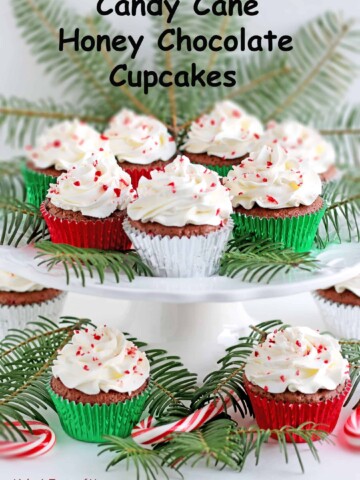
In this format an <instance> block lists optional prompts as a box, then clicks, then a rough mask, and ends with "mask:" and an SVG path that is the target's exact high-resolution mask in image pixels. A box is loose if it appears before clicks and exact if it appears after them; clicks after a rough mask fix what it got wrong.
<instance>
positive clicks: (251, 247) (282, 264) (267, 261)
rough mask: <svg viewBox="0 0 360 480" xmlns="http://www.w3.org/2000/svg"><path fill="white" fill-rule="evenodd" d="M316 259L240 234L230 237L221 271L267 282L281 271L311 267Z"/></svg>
mask: <svg viewBox="0 0 360 480" xmlns="http://www.w3.org/2000/svg"><path fill="white" fill-rule="evenodd" d="M317 268H319V265H318V261H317V260H316V259H315V258H314V257H313V256H312V255H311V253H308V252H305V253H297V252H294V251H293V250H291V249H284V248H283V247H282V245H281V244H274V243H273V242H271V241H270V240H256V239H255V238H254V237H253V236H251V235H243V236H239V237H237V238H235V239H234V240H231V241H230V243H229V246H228V249H227V252H226V253H225V254H224V256H223V258H222V261H221V268H220V274H221V275H226V276H229V277H231V278H234V277H237V276H238V275H241V279H242V280H243V281H248V282H265V283H270V282H271V281H272V280H274V278H276V277H277V276H278V275H280V274H288V273H290V272H291V271H293V270H296V269H300V270H306V271H314V270H316V269H317Z"/></svg>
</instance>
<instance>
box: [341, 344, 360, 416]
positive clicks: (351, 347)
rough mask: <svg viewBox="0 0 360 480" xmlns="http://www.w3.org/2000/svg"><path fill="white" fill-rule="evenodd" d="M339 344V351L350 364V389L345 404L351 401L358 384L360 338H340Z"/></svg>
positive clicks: (359, 381) (359, 376)
mask: <svg viewBox="0 0 360 480" xmlns="http://www.w3.org/2000/svg"><path fill="white" fill-rule="evenodd" d="M340 345H341V353H342V355H343V357H344V358H346V359H347V360H348V362H349V365H350V378H351V391H350V393H349V395H348V397H347V399H346V402H345V406H346V405H348V404H349V403H350V402H351V401H352V399H353V397H354V395H355V393H356V391H357V388H358V386H359V385H360V340H350V341H349V340H340ZM355 401H356V400H355ZM355 407H356V405H355Z"/></svg>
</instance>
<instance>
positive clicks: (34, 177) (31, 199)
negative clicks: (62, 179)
mask: <svg viewBox="0 0 360 480" xmlns="http://www.w3.org/2000/svg"><path fill="white" fill-rule="evenodd" d="M21 171H22V175H23V177H24V181H25V185H26V193H27V201H28V203H30V204H31V205H34V206H35V207H40V205H41V203H42V202H43V201H44V200H45V198H46V195H47V192H48V190H49V186H50V184H51V183H56V181H57V178H56V177H52V176H50V175H45V174H43V173H40V172H36V171H35V170H31V169H30V168H28V167H27V166H26V165H25V164H24V165H22V168H21Z"/></svg>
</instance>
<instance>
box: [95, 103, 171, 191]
mask: <svg viewBox="0 0 360 480" xmlns="http://www.w3.org/2000/svg"><path fill="white" fill-rule="evenodd" d="M104 135H105V136H104V138H107V139H108V140H109V145H110V149H111V151H112V152H113V154H114V155H115V156H116V158H117V160H118V162H119V164H120V166H121V167H122V168H123V169H124V170H125V171H126V172H127V173H128V174H129V175H130V177H131V181H132V184H133V187H134V188H137V186H138V183H139V179H140V178H141V177H143V176H144V177H146V178H150V173H151V172H152V171H153V170H162V169H163V168H164V167H165V166H166V164H167V163H168V162H170V161H171V160H173V158H174V156H175V154H176V144H175V140H174V138H173V137H172V135H171V134H170V133H169V132H168V131H167V128H166V126H165V125H164V124H163V123H161V122H159V120H156V119H155V118H152V117H149V116H146V115H137V114H136V113H134V112H132V111H130V110H121V112H120V113H119V114H118V115H116V116H115V117H114V118H113V119H112V121H111V123H110V127H109V129H108V130H107V131H106V132H105V134H104Z"/></svg>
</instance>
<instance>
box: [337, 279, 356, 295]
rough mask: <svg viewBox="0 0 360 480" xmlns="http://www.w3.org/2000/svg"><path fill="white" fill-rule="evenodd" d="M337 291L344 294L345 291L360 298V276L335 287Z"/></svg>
mask: <svg viewBox="0 0 360 480" xmlns="http://www.w3.org/2000/svg"><path fill="white" fill-rule="evenodd" d="M335 290H336V291H337V293H344V292H345V291H349V292H351V293H353V294H354V295H356V296H357V297H360V275H359V276H357V277H355V278H351V279H350V280H347V281H346V282H342V283H339V284H337V285H335Z"/></svg>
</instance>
